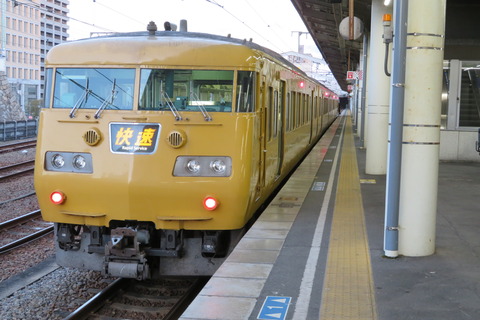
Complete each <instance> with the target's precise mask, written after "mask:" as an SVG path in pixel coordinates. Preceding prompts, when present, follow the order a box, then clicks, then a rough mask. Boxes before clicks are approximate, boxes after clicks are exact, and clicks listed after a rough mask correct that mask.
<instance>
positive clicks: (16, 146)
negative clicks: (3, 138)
mask: <svg viewBox="0 0 480 320" xmlns="http://www.w3.org/2000/svg"><path fill="white" fill-rule="evenodd" d="M36 145H37V140H29V141H23V142H17V143H11V144H5V145H2V146H0V154H2V153H6V152H12V151H16V150H20V149H27V148H34V147H35V146H36Z"/></svg>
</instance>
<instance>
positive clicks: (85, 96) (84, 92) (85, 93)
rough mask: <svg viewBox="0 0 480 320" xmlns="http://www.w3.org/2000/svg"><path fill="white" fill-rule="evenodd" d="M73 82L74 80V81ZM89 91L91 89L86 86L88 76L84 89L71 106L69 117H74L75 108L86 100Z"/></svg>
mask: <svg viewBox="0 0 480 320" xmlns="http://www.w3.org/2000/svg"><path fill="white" fill-rule="evenodd" d="M74 83H75V82H74ZM90 92H91V90H90V89H89V88H88V78H87V85H86V86H85V89H84V90H83V94H82V95H81V96H80V98H78V100H77V102H75V105H74V106H73V108H72V110H70V114H69V116H70V118H75V113H76V112H77V110H78V109H79V108H80V107H81V105H82V104H83V103H84V102H85V101H87V97H88V94H89V93H90Z"/></svg>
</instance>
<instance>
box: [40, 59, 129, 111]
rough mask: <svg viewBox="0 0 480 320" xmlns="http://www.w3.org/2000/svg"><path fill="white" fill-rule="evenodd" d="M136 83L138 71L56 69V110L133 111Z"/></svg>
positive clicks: (54, 104) (54, 95)
mask: <svg viewBox="0 0 480 320" xmlns="http://www.w3.org/2000/svg"><path fill="white" fill-rule="evenodd" d="M47 76H48V73H47ZM48 81H49V80H48V79H47V83H48ZM134 84H135V69H103V68H57V69H56V70H55V80H54V94H53V108H70V109H71V108H75V109H99V108H102V109H114V110H132V109H133V91H134V86H135V85H134ZM47 95H48V93H47ZM47 101H48V100H47Z"/></svg>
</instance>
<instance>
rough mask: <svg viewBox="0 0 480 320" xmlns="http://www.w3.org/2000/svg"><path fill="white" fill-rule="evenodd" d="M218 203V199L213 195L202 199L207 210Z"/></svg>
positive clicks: (213, 208) (215, 206)
mask: <svg viewBox="0 0 480 320" xmlns="http://www.w3.org/2000/svg"><path fill="white" fill-rule="evenodd" d="M219 204H220V203H219V202H218V200H217V199H215V198H214V197H206V198H205V199H203V207H204V208H205V209H206V210H209V211H212V210H215V209H217V207H218V205H219Z"/></svg>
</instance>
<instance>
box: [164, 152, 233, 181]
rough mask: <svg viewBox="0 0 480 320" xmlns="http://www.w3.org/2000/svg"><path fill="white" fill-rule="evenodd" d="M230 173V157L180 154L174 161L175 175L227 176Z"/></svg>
mask: <svg viewBox="0 0 480 320" xmlns="http://www.w3.org/2000/svg"><path fill="white" fill-rule="evenodd" d="M231 174H232V158H230V157H222V156H219V157H209V156H197V157H195V156H194V157H189V156H180V157H177V160H176V161H175V166H174V168H173V175H174V176H175V177H229V176H231Z"/></svg>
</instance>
